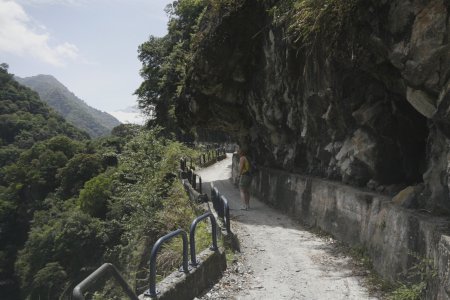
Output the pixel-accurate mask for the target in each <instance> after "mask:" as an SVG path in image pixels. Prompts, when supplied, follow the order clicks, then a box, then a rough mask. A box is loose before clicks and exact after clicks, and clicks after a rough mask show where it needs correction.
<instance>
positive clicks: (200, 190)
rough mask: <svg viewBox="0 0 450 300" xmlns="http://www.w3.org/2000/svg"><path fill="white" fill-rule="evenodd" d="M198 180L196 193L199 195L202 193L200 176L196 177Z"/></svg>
mask: <svg viewBox="0 0 450 300" xmlns="http://www.w3.org/2000/svg"><path fill="white" fill-rule="evenodd" d="M197 178H198V189H197V191H198V192H199V193H200V194H201V193H202V177H201V176H200V175H197Z"/></svg>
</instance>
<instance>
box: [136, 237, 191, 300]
mask: <svg viewBox="0 0 450 300" xmlns="http://www.w3.org/2000/svg"><path fill="white" fill-rule="evenodd" d="M177 235H181V237H182V238H183V272H184V273H189V266H188V260H189V258H188V241H187V234H186V232H185V231H184V230H182V229H177V230H175V231H172V232H171V233H168V234H166V235H165V236H163V237H161V238H159V240H157V241H156V243H155V245H154V246H153V248H152V252H151V254H150V287H149V289H148V290H147V291H146V292H145V293H144V295H146V296H150V297H156V296H157V295H158V292H157V291H156V254H157V253H158V250H159V248H161V245H162V244H163V243H164V242H166V241H168V240H170V239H172V238H174V237H175V236H177Z"/></svg>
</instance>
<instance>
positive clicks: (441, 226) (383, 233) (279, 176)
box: [233, 156, 450, 299]
mask: <svg viewBox="0 0 450 300" xmlns="http://www.w3.org/2000/svg"><path fill="white" fill-rule="evenodd" d="M237 168H238V158H237V157H236V156H235V157H234V158H233V178H234V179H235V178H236V174H237ZM252 193H253V195H255V196H256V197H257V198H259V199H261V200H263V201H266V202H267V203H268V204H270V205H271V206H273V207H275V208H278V209H280V210H281V211H283V212H285V213H287V214H289V215H291V216H292V217H294V218H295V219H297V220H298V221H300V222H301V223H304V224H306V225H309V226H315V227H318V228H320V229H321V230H323V231H325V232H327V233H330V234H332V235H333V236H334V237H335V238H336V239H338V240H341V241H343V242H345V243H347V244H349V245H351V246H363V247H364V248H366V249H367V252H368V254H369V255H370V257H371V259H372V261H373V266H374V269H375V270H376V271H377V272H378V273H379V274H380V275H381V276H382V277H383V278H386V279H388V280H390V281H396V280H399V279H402V278H403V277H404V276H405V274H406V273H407V271H408V269H409V268H410V267H412V266H413V265H414V264H415V263H417V260H418V259H417V257H428V258H431V259H432V260H433V261H434V265H435V269H436V270H437V272H438V278H437V279H436V281H435V282H433V283H432V284H431V286H430V287H429V288H428V289H427V299H448V298H449V295H450V277H449V270H450V267H449V263H450V261H449V257H450V237H448V236H446V235H445V233H446V232H448V228H449V225H450V220H449V219H444V218H438V217H434V216H433V217H431V216H429V215H427V214H421V213H418V212H416V211H413V210H408V209H404V208H402V207H399V206H397V205H395V204H393V203H392V201H391V198H390V197H386V196H382V195H378V194H374V193H371V192H366V191H363V190H360V189H356V188H353V187H350V186H346V185H343V184H341V183H336V182H331V181H326V180H322V179H318V178H311V177H305V176H301V175H298V174H291V173H287V172H283V171H278V170H272V169H267V168H260V169H259V170H258V172H256V175H254V177H253V181H252ZM412 253H415V254H414V255H412Z"/></svg>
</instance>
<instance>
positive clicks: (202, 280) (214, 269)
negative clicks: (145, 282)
mask: <svg viewBox="0 0 450 300" xmlns="http://www.w3.org/2000/svg"><path fill="white" fill-rule="evenodd" d="M197 259H198V260H199V261H200V264H199V265H198V266H197V267H196V268H192V269H191V271H190V272H189V273H183V272H180V271H176V272H173V273H172V274H170V275H169V276H167V277H166V278H164V280H162V281H161V282H159V283H158V284H157V285H156V289H157V291H158V292H159V293H158V295H157V297H156V298H150V297H147V296H144V295H140V296H139V299H141V300H144V299H159V300H173V299H177V300H191V299H194V298H195V297H197V296H198V295H200V294H201V293H202V292H203V291H205V290H206V289H207V288H208V287H210V286H211V285H212V284H213V283H215V282H217V280H219V278H220V277H221V276H222V273H223V271H224V270H225V269H226V268H227V261H226V257H225V251H224V250H223V249H219V250H218V251H212V250H209V249H207V250H204V251H202V252H201V253H200V254H199V255H197Z"/></svg>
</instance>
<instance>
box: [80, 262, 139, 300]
mask: <svg viewBox="0 0 450 300" xmlns="http://www.w3.org/2000/svg"><path fill="white" fill-rule="evenodd" d="M107 274H111V275H112V276H113V277H114V278H115V279H116V280H117V281H118V282H119V284H120V286H121V287H122V288H123V290H124V291H125V293H126V294H127V296H128V297H129V298H130V299H132V300H138V299H139V298H138V296H136V294H135V293H134V292H133V290H132V289H131V287H130V286H129V285H128V284H127V282H126V281H125V279H123V277H122V276H121V275H120V273H119V271H118V270H117V269H116V267H115V266H114V265H113V264H111V263H104V264H103V265H101V266H100V268H98V269H97V270H95V271H94V272H92V273H91V275H89V276H88V277H86V279H84V280H83V281H82V282H80V283H79V284H78V285H77V286H76V287H75V288H74V289H73V292H72V296H73V299H75V300H84V296H83V293H84V292H85V291H86V290H87V289H88V288H90V287H91V286H92V285H94V284H95V283H96V281H97V280H98V279H99V278H100V277H103V276H104V275H107Z"/></svg>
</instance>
